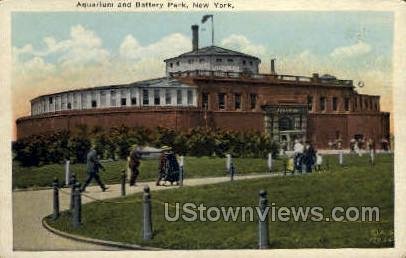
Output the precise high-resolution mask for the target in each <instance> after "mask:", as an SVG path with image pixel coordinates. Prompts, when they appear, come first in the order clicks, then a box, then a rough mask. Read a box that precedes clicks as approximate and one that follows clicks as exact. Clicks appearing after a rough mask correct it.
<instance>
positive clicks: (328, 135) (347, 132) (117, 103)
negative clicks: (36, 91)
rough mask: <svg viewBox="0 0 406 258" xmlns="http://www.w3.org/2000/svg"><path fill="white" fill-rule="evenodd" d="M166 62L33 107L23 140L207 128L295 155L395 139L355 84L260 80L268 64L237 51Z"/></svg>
mask: <svg viewBox="0 0 406 258" xmlns="http://www.w3.org/2000/svg"><path fill="white" fill-rule="evenodd" d="M192 31H193V43H192V45H193V48H192V51H190V52H187V53H184V54H182V55H179V56H177V57H174V58H170V59H166V60H165V63H166V76H165V77H163V78H157V79H151V80H146V81H139V82H134V83H130V84H123V85H110V86H101V87H94V88H85V89H78V90H70V91H65V92H59V93H54V94H49V95H43V96H39V97H37V98H35V99H33V100H31V115H30V116H27V117H21V118H19V119H18V120H17V138H23V137H27V136H30V135H33V134H37V133H43V132H47V131H57V130H62V129H68V130H70V129H73V128H74V127H76V126H77V125H80V124H86V125H88V126H90V127H92V126H96V125H97V126H101V127H104V128H110V127H114V126H119V125H125V126H128V127H135V126H143V127H148V128H154V127H157V126H161V127H168V128H174V129H176V130H185V129H189V128H192V127H198V126H207V127H218V128H223V129H230V130H240V131H248V130H255V131H260V132H267V133H269V135H270V136H271V137H272V138H273V139H274V140H275V141H278V142H281V143H283V145H285V146H286V147H287V149H290V148H291V146H292V142H293V141H294V140H295V139H299V138H300V139H302V138H306V139H308V140H310V141H312V142H313V143H314V144H315V145H316V146H317V147H318V148H326V147H328V146H329V145H330V143H331V142H334V141H337V140H339V141H340V142H342V144H343V146H344V147H348V144H349V142H350V140H351V139H361V138H371V139H374V140H375V141H376V142H379V141H381V140H382V139H388V138H389V113H387V112H381V111H380V105H379V96H371V95H363V94H358V93H357V91H356V90H355V87H354V85H353V82H352V81H351V80H339V79H337V78H336V77H334V76H331V75H323V76H319V75H318V74H313V75H312V77H304V76H292V75H281V74H277V73H276V72H275V70H274V62H273V61H272V64H271V67H272V68H271V72H270V73H269V74H259V73H258V71H259V69H258V67H259V65H260V62H261V60H260V59H259V58H257V57H254V56H250V55H246V54H244V53H240V52H237V51H233V50H229V49H224V48H220V47H217V46H209V47H205V48H199V47H198V27H197V26H196V25H194V26H192Z"/></svg>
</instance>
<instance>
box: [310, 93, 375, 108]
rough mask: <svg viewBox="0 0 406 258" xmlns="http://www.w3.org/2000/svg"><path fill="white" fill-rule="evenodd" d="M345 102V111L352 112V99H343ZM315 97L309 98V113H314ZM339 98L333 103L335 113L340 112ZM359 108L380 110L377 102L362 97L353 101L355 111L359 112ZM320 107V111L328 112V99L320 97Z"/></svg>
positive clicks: (334, 99) (333, 100) (334, 98)
mask: <svg viewBox="0 0 406 258" xmlns="http://www.w3.org/2000/svg"><path fill="white" fill-rule="evenodd" d="M343 101H344V111H350V98H343ZM313 102H314V101H313V96H308V97H307V107H308V110H309V111H313ZM338 102H339V100H338V97H333V98H332V101H331V109H332V110H333V111H338ZM358 106H359V107H360V109H361V110H363V109H364V108H365V109H368V110H372V109H373V110H376V111H378V110H379V107H378V103H377V102H376V101H372V98H365V99H364V101H362V99H361V98H360V97H358V98H356V99H355V100H354V101H353V109H354V110H357V109H358ZM319 107H320V111H326V108H327V98H326V97H320V98H319Z"/></svg>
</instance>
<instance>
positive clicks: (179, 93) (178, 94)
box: [176, 90, 182, 105]
mask: <svg viewBox="0 0 406 258" xmlns="http://www.w3.org/2000/svg"><path fill="white" fill-rule="evenodd" d="M176 103H177V104H178V105H182V90H177V91H176Z"/></svg>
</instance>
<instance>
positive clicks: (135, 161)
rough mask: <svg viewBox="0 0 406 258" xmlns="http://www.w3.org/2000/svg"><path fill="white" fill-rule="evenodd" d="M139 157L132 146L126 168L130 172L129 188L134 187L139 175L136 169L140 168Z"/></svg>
mask: <svg viewBox="0 0 406 258" xmlns="http://www.w3.org/2000/svg"><path fill="white" fill-rule="evenodd" d="M140 158H141V155H140V153H139V151H138V148H137V146H136V145H134V146H132V150H131V152H130V156H129V157H128V168H129V169H130V170H131V177H130V186H135V183H136V181H137V177H138V175H139V174H140V171H139V170H138V167H139V166H140Z"/></svg>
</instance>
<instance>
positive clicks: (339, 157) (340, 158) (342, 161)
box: [338, 151, 344, 166]
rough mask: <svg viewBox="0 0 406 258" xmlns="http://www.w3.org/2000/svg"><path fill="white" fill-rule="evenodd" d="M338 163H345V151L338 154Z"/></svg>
mask: <svg viewBox="0 0 406 258" xmlns="http://www.w3.org/2000/svg"><path fill="white" fill-rule="evenodd" d="M338 163H339V164H340V166H342V165H343V163H344V158H343V151H340V152H339V154H338Z"/></svg>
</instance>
